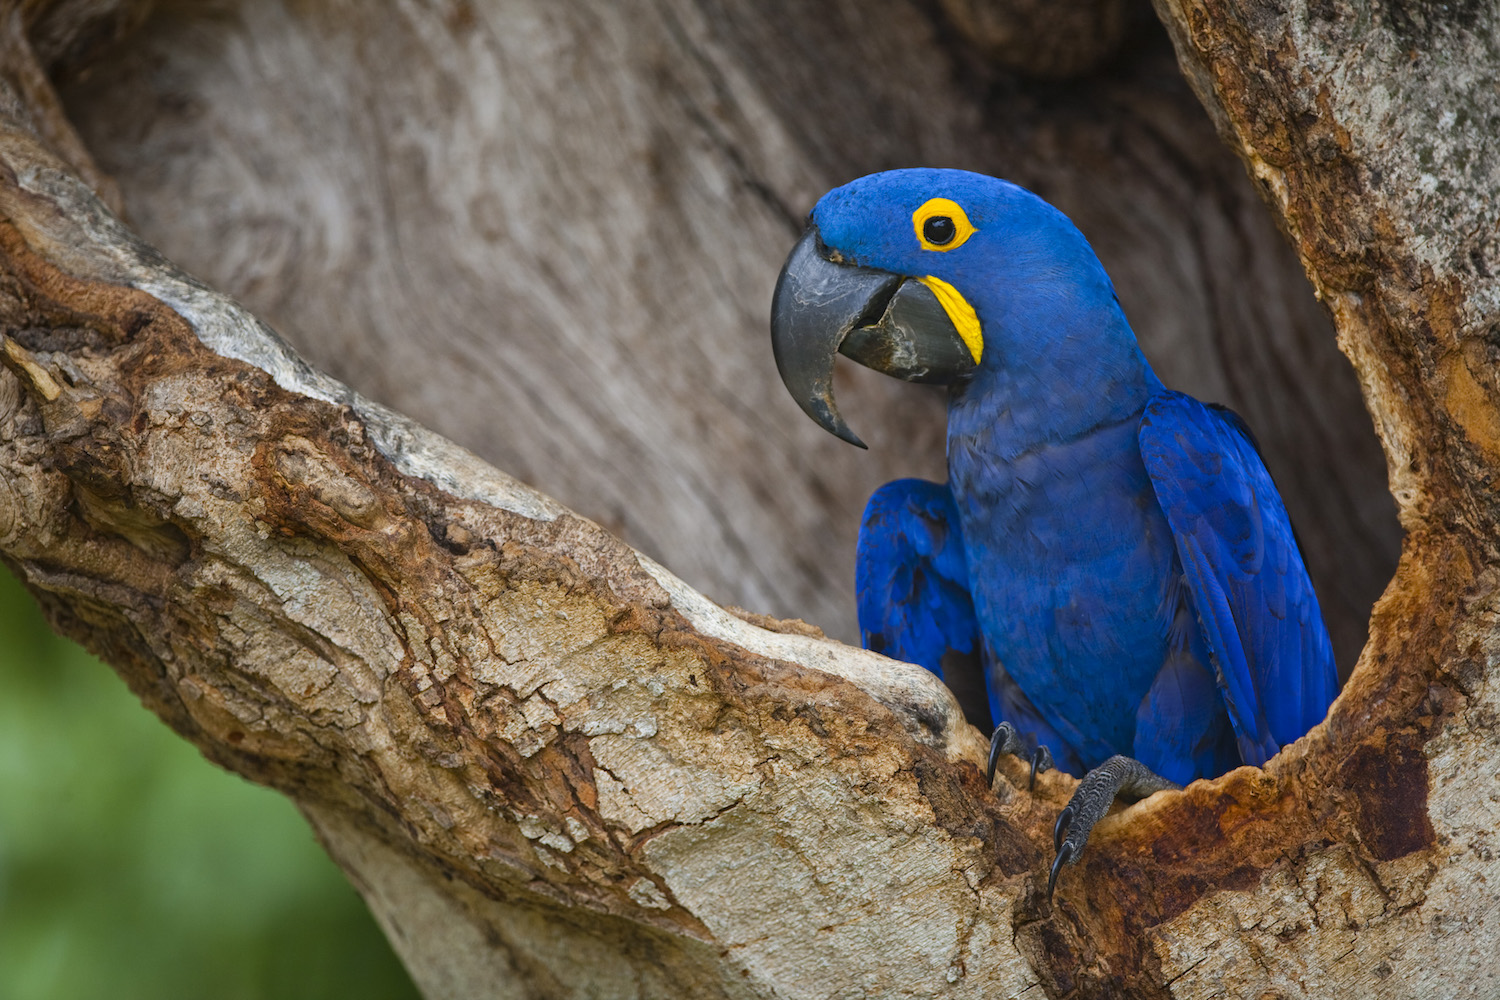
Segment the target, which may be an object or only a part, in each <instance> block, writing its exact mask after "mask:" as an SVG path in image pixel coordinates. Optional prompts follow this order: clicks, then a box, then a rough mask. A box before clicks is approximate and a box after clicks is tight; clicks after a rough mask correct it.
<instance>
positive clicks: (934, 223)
mask: <svg viewBox="0 0 1500 1000" xmlns="http://www.w3.org/2000/svg"><path fill="white" fill-rule="evenodd" d="M957 233H958V227H957V226H955V225H954V224H953V220H952V219H950V218H948V217H947V216H946V215H934V216H933V217H932V218H930V219H928V220H927V221H926V222H924V223H922V236H923V238H925V239H926V240H927V242H928V243H931V244H932V245H933V246H935V247H940V246H946V245H947V244H949V243H952V242H953V237H954V236H955V235H956V234H957Z"/></svg>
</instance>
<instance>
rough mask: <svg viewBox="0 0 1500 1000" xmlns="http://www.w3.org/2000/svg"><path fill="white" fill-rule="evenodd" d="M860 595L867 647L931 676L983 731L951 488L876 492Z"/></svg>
mask: <svg viewBox="0 0 1500 1000" xmlns="http://www.w3.org/2000/svg"><path fill="white" fill-rule="evenodd" d="M854 587H855V590H856V592H857V594H858V597H859V630H860V634H861V636H862V638H863V641H864V644H865V647H866V648H867V649H873V650H875V651H876V652H877V653H884V654H885V655H886V656H890V657H894V658H895V659H898V660H905V661H907V662H908V663H917V664H920V665H922V666H924V667H926V668H927V669H928V670H931V671H932V672H933V673H935V674H937V675H938V676H939V677H941V678H943V680H944V681H945V682H946V683H947V684H948V686H949V687H951V688H953V690H954V694H955V695H957V697H958V700H959V704H961V705H963V707H964V711H965V713H966V714H967V715H968V716H969V718H970V719H971V720H972V721H974V722H975V723H976V724H979V725H984V724H985V722H986V721H987V720H985V719H984V718H983V716H986V715H988V712H987V711H986V710H984V708H983V706H984V705H985V695H984V690H983V685H984V681H983V672H982V669H981V668H980V666H979V662H980V649H981V642H980V637H979V624H978V622H977V620H976V619H975V617H974V600H973V598H972V597H970V596H969V572H968V567H967V565H966V564H965V559H964V541H963V532H962V529H961V528H960V527H959V520H958V508H957V507H956V506H955V505H954V503H953V495H952V494H951V493H950V492H949V491H948V487H947V486H945V485H942V484H939V483H929V482H927V481H926V480H922V479H898V480H896V481H895V482H890V483H886V484H885V485H884V486H882V487H881V488H880V489H878V490H876V491H875V494H874V496H872V497H870V502H869V503H868V504H866V505H865V514H864V519H863V521H862V522H861V523H860V527H859V549H858V554H857V557H856V562H855V569H854Z"/></svg>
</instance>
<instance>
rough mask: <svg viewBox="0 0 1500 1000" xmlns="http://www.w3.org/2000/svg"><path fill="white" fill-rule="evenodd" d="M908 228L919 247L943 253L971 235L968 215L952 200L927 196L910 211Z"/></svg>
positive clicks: (972, 230)
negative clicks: (917, 207)
mask: <svg viewBox="0 0 1500 1000" xmlns="http://www.w3.org/2000/svg"><path fill="white" fill-rule="evenodd" d="M911 227H912V229H913V230H914V231H915V232H916V234H917V242H918V243H920V244H922V249H923V250H938V251H942V252H946V251H948V250H956V249H958V248H959V247H961V246H963V245H964V243H965V242H967V240H968V239H969V237H970V236H973V235H974V226H973V224H972V223H971V222H969V216H968V215H967V214H966V213H965V212H964V210H963V208H962V207H961V206H960V205H959V204H958V202H956V201H952V200H950V199H948V198H929V199H928V200H927V201H925V202H923V203H922V207H921V208H919V209H917V210H916V211H915V212H913V213H911Z"/></svg>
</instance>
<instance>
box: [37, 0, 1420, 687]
mask: <svg viewBox="0 0 1500 1000" xmlns="http://www.w3.org/2000/svg"><path fill="white" fill-rule="evenodd" d="M967 6H968V7H970V8H973V9H987V10H990V11H991V12H998V14H995V15H994V16H1001V15H1005V14H1006V12H1009V16H1011V17H1012V18H1020V21H1021V22H1023V23H1022V24H1021V25H1020V26H1019V27H1018V28H1016V29H1014V30H1015V31H1016V32H1017V33H1015V34H1012V36H1011V37H1012V39H1013V41H1014V44H1013V45H1012V46H1011V47H1012V48H1018V47H1019V48H1023V49H1029V50H1030V51H1032V52H1033V53H1040V52H1041V51H1042V49H1043V48H1044V47H1045V46H1047V45H1051V46H1052V47H1054V48H1056V47H1057V46H1058V45H1059V44H1064V43H1062V42H1056V41H1051V40H1040V41H1036V42H1035V43H1032V44H1028V42H1027V41H1026V38H1027V37H1028V36H1027V35H1026V34H1025V33H1024V32H1021V31H1020V27H1024V21H1025V19H1026V17H1028V16H1030V15H1034V14H1035V13H1036V11H1037V10H1046V11H1050V12H1053V13H1054V14H1055V13H1056V11H1057V9H1058V8H1059V5H1058V4H1056V3H1050V4H1041V5H1037V4H1033V3H1020V2H1018V3H1014V4H1002V3H995V2H993V0H987V2H980V3H976V4H969V5H967ZM1067 6H1068V9H1070V10H1072V11H1073V12H1074V15H1075V16H1076V15H1077V14H1078V12H1079V11H1084V12H1086V11H1087V10H1089V9H1090V8H1091V7H1094V8H1098V9H1101V10H1104V9H1106V8H1110V9H1112V5H1111V4H1107V3H1097V4H1095V3H1090V2H1085V0H1079V2H1077V3H1073V4H1069V5H1067ZM1143 13H1144V14H1145V16H1146V20H1145V21H1144V22H1143V21H1142V20H1141V18H1140V17H1139V16H1135V17H1134V18H1133V20H1132V19H1130V18H1126V19H1125V22H1126V23H1125V24H1124V25H1122V26H1120V29H1119V33H1121V34H1124V35H1125V40H1124V43H1123V45H1124V50H1123V52H1122V53H1121V54H1120V56H1119V57H1118V58H1117V59H1116V61H1115V62H1113V63H1111V64H1108V66H1107V68H1106V69H1105V70H1104V71H1103V72H1102V73H1101V75H1099V76H1097V77H1093V78H1090V79H1088V80H1087V82H1085V83H1046V82H1029V83H1028V82H1025V81H1023V80H1020V79H1018V78H1016V77H1013V76H1011V75H1008V74H1007V72H1005V71H1003V70H1001V69H997V68H996V67H994V66H993V65H992V64H990V63H988V62H986V61H985V60H984V59H983V58H981V57H980V56H979V55H977V54H976V53H975V51H974V50H973V49H971V48H970V47H969V46H968V45H967V44H966V43H965V42H964V39H963V38H962V37H961V36H960V34H959V33H958V32H957V31H956V30H954V29H953V28H952V27H951V26H950V25H949V23H948V22H946V21H944V20H942V19H941V18H937V17H935V16H934V12H933V11H931V10H930V9H928V8H926V7H923V6H922V5H920V4H913V3H909V2H906V0H874V2H858V3H855V2H848V3H831V4H807V3H790V2H772V3H765V2H760V0H755V2H739V0H714V2H709V0H704V2H702V3H698V2H685V0H634V2H631V3H627V4H619V3H616V2H613V0H600V2H588V3H568V4H556V3H550V2H545V0H537V2H524V3H517V2H509V3H503V4H502V3H438V2H432V3H401V4H384V5H378V6H374V5H368V4H361V3H350V2H342V3H341V2H327V3H313V4H287V3H282V2H279V0H256V2H251V3H240V2H234V0H213V2H209V3H193V4H184V5H170V6H165V7H164V8H163V9H162V10H161V11H160V12H159V14H158V16H157V17H155V18H154V19H153V20H152V21H151V22H150V24H149V25H148V26H147V27H146V29H145V30H144V31H142V32H140V33H138V34H137V35H136V36H135V37H134V39H133V40H131V41H129V42H127V43H126V45H125V46H123V47H121V48H120V49H117V50H116V52H115V54H114V55H112V56H110V57H108V58H106V60H105V61H103V62H101V63H97V64H95V65H93V66H92V67H91V69H90V72H89V75H88V77H87V78H86V79H84V80H81V81H79V82H78V83H76V84H73V85H70V86H69V87H67V88H65V90H64V94H65V97H66V100H67V104H68V106H69V108H70V110H71V112H72V114H73V116H74V119H75V121H76V122H77V123H78V127H79V129H80V130H81V132H82V134H83V135H84V137H85V138H86V140H87V142H88V144H89V146H90V148H92V149H93V150H94V152H95V154H96V155H97V156H98V157H99V159H100V161H101V162H102V163H103V164H104V166H105V169H107V170H108V171H109V172H110V174H111V175H113V176H114V177H115V178H117V180H118V182H119V183H120V185H121V186H122V188H123V189H124V190H125V191H126V192H127V193H128V202H129V208H130V214H131V218H132V220H133V222H134V223H135V224H136V225H137V226H138V227H139V229H140V232H141V233H142V235H143V236H144V237H145V238H146V239H147V240H148V241H150V242H151V243H152V244H153V245H155V246H157V247H160V248H161V249H162V250H163V252H165V253H166V254H167V255H168V256H169V257H170V258H172V259H173V260H174V261H176V262H178V263H179V264H181V265H183V266H184V267H186V268H187V269H188V270H189V271H191V272H192V273H194V274H197V275H199V276H200V277H202V278H204V279H205V280H206V281H208V282H209V283H210V284H211V285H213V286H214V287H215V288H221V289H223V290H225V291H226V292H228V293H229V294H231V295H233V296H235V297H236V298H237V299H239V300H240V301H242V302H244V303H246V304H247V305H248V306H249V307H250V308H251V309H252V310H253V311H254V312H256V313H257V314H258V315H260V316H263V317H265V318H266V319H268V320H269V321H270V322H271V323H272V325H274V326H275V327H276V328H277V329H278V330H280V331H282V332H283V333H284V334H286V336H287V337H288V338H289V339H290V341H291V342H292V343H293V344H294V345H295V346H296V347H297V348H298V350H299V351H302V352H303V353H305V355H306V356H307V357H308V358H309V359H310V360H311V361H312V362H313V363H314V364H316V365H318V366H319V367H320V368H322V369H323V370H325V371H328V372H330V373H332V374H333V375H335V376H336V377H338V378H341V379H343V380H345V381H347V382H348V383H349V384H351V385H353V386H354V387H355V388H356V389H358V390H360V391H361V392H364V393H366V394H367V395H369V396H371V397H373V398H375V399H378V400H380V401H381V402H383V403H386V404H387V405H389V406H393V407H395V408H396V409H399V410H400V411H401V412H403V413H407V414H409V415H411V416H412V417H414V418H415V419H417V420H419V421H421V422H422V423H423V424H424V425H426V426H429V427H432V428H434V429H436V430H438V431H439V432H441V433H443V434H446V435H449V436H450V437H452V438H454V439H455V440H456V441H458V442H460V443H461V444H464V445H466V446H467V447H470V448H472V449H473V450H474V451H476V452H477V453H479V454H480V455H482V456H483V457H485V458H486V459H488V460H490V461H493V462H495V463H496V464H497V465H498V466H499V467H500V468H502V469H505V470H506V471H507V472H509V473H511V474H512V475H515V476H517V477H518V478H520V479H522V480H523V481H525V482H528V483H530V484H532V485H534V486H536V487H537V488H538V489H540V490H542V491H543V492H544V493H547V494H548V495H550V496H554V497H556V498H558V499H559V500H561V501H562V502H563V503H566V504H567V505H568V506H570V507H571V508H573V509H575V510H578V511H580V512H581V513H583V514H585V515H587V516H589V517H591V518H593V519H594V520H596V521H598V522H599V523H600V524H603V525H605V526H606V527H607V528H609V529H610V530H611V531H613V532H614V533H616V534H618V535H620V536H621V537H622V538H624V539H625V540H626V541H627V542H629V543H630V544H632V545H634V546H636V547H637V548H640V549H642V550H643V551H645V552H647V553H649V554H651V555H652V557H653V558H656V559H658V560H659V561H661V562H662V563H663V564H665V565H668V566H670V567H672V570H673V571H674V572H675V573H677V574H678V575H680V576H681V577H682V578H683V579H685V580H687V581H689V582H690V583H692V584H693V585H694V586H695V587H698V588H700V589H702V590H703V591H704V592H705V593H708V594H710V595H712V596H713V597H715V598H716V599H718V600H720V601H723V602H726V603H731V604H736V605H740V606H742V607H747V608H754V609H756V610H761V611H768V612H771V613H774V614H779V615H783V616H796V617H800V618H805V619H807V620H808V621H811V622H815V623H816V624H818V625H820V626H822V627H823V628H825V629H826V630H827V631H828V632H829V634H831V635H834V636H837V637H839V638H842V639H844V640H845V641H853V640H854V639H855V638H856V634H855V628H854V617H853V608H854V596H853V570H852V567H853V561H854V558H853V549H854V538H855V534H856V530H857V526H858V518H859V513H860V511H861V510H862V508H863V506H864V503H865V500H866V498H867V497H868V496H869V494H870V493H871V492H872V491H873V490H874V489H875V488H876V487H877V486H878V485H879V484H880V483H882V482H885V481H887V480H889V479H892V478H896V477H898V476H902V475H920V476H925V477H927V478H935V479H942V478H943V477H944V469H943V465H944V460H943V441H942V428H943V408H942V397H941V395H939V394H938V393H937V392H935V391H930V390H928V391H924V390H921V389H916V388H913V387H911V386H907V385H902V384H898V383H895V382H893V381H892V380H890V379H887V378H884V377H881V376H879V375H875V374H874V373H871V372H866V371H864V370H862V369H859V368H857V367H856V366H854V365H852V364H850V365H847V366H841V368H840V370H839V378H840V379H841V380H844V381H841V383H840V387H839V399H840V401H841V405H843V406H844V407H845V409H846V411H847V413H848V416H849V419H850V420H851V421H852V422H854V424H855V426H856V428H857V429H858V430H859V432H860V434H861V435H863V436H864V437H865V440H867V441H869V443H870V445H871V450H870V451H869V452H868V453H864V452H858V451H856V450H855V449H853V448H850V447H848V446H847V445H844V444H842V443H841V442H839V441H837V440H835V439H833V438H832V437H830V436H828V435H826V434H824V433H823V432H822V431H820V430H819V429H818V428H817V427H816V426H814V425H813V424H811V423H810V422H809V421H807V420H806V419H805V418H804V417H803V416H802V414H801V412H800V411H798V409H797V408H796V406H795V405H794V404H793V403H792V402H791V400H790V399H788V398H787V395H786V393H785V391H784V390H783V389H782V387H781V383H780V380H779V379H778V378H777V376H776V372H775V368H774V367H773V365H772V362H771V356H770V351H769V350H768V346H767V344H768V336H767V323H768V319H767V316H768V312H769V303H770V295H771V288H772V286H773V284H774V281H775V277H776V272H777V270H778V268H779V267H780V266H781V262H782V260H783V258H784V257H785V255H786V252H787V250H788V249H789V248H790V246H791V243H792V242H793V241H794V240H795V238H796V236H797V235H799V234H800V231H801V226H802V220H803V217H804V216H805V214H806V213H807V211H808V210H809V209H810V208H811V207H812V204H813V201H814V200H815V199H816V197H817V196H818V195H819V194H821V193H822V192H823V191H825V190H827V189H828V188H830V187H832V186H834V185H835V184H839V183H842V182H844V181H846V180H849V179H850V178H852V177H855V176H858V175H859V174H863V173H867V172H869V171H871V170H876V169H881V168H885V167H891V166H910V165H918V164H932V165H945V166H962V167H969V168H972V169H976V170H980V171H983V172H986V173H991V174H997V175H1000V176H1004V177H1009V178H1011V179H1013V180H1016V181H1018V182H1020V183H1022V184H1025V185H1027V186H1029V187H1032V188H1034V189H1035V190H1037V191H1038V192H1039V193H1040V194H1042V195H1043V196H1045V197H1047V198H1048V199H1050V200H1052V201H1054V202H1055V203H1056V204H1058V205H1059V206H1060V207H1061V208H1063V209H1064V210H1065V211H1066V212H1068V213H1069V214H1070V215H1071V216H1072V217H1073V218H1074V219H1075V220H1076V221H1077V222H1078V223H1079V225H1080V226H1081V227H1082V229H1083V231H1084V232H1085V234H1086V235H1087V236H1088V237H1089V239H1090V240H1092V241H1093V243H1094V245H1095V247H1096V248H1097V249H1098V251H1099V253H1100V254H1101V256H1102V257H1103V259H1104V262H1105V264H1106V265H1107V266H1108V267H1109V269H1110V272H1111V274H1112V275H1113V276H1114V278H1115V282H1116V284H1117V286H1118V288H1119V290H1120V295H1121V298H1122V300H1123V302H1124V304H1125V307H1126V311H1127V313H1128V314H1129V315H1130V317H1131V319H1132V322H1133V323H1134V324H1135V326H1136V329H1137V330H1138V331H1139V333H1140V336H1141V339H1142V341H1143V343H1144V345H1145V348H1146V351H1147V354H1148V355H1149V356H1150V357H1151V359H1152V360H1153V362H1154V363H1155V364H1156V366H1157V368H1158V370H1159V371H1160V372H1161V374H1162V376H1163V378H1164V379H1165V380H1166V381H1167V382H1168V384H1170V385H1173V386H1176V387H1179V388H1182V389H1184V390H1187V391H1191V392H1194V393H1196V394H1198V395H1200V396H1202V397H1203V398H1206V399H1211V400H1217V401H1220V402H1225V403H1228V404H1230V405H1232V406H1234V407H1235V408H1236V409H1238V410H1239V411H1240V412H1242V413H1243V414H1244V415H1245V416H1246V418H1247V419H1248V420H1249V421H1250V423H1251V425H1252V426H1253V427H1254V428H1255V430H1256V433H1257V435H1258V436H1259V438H1260V440H1261V442H1262V444H1263V445H1264V447H1265V449H1266V451H1267V452H1268V454H1269V456H1270V463H1271V468H1272V471H1273V472H1274V473H1275V475H1276V477H1277V481H1278V482H1279V483H1280V484H1281V486H1282V488H1283V490H1284V492H1285V493H1286V494H1287V496H1288V503H1289V506H1290V508H1291V510H1292V513H1293V515H1294V517H1295V519H1296V522H1297V525H1298V530H1299V532H1301V534H1302V536H1303V537H1304V539H1305V540H1306V541H1307V543H1308V547H1309V550H1310V551H1309V561H1310V563H1311V566H1312V571H1313V575H1314V579H1315V582H1316V583H1317V584H1318V586H1319V591H1320V594H1321V595H1322V597H1323V603H1324V607H1325V609H1326V611H1327V613H1328V617H1329V620H1330V622H1331V625H1332V628H1333V632H1334V639H1335V645H1336V648H1337V650H1338V651H1339V656H1340V661H1341V663H1342V664H1343V665H1344V669H1345V671H1347V669H1348V668H1349V667H1350V666H1351V665H1352V663H1353V660H1354V657H1355V656H1356V655H1357V654H1358V651H1359V649H1360V647H1361V646H1362V645H1363V643H1364V636H1365V624H1366V621H1367V620H1368V618H1369V612H1370V607H1371V605H1372V604H1373V603H1374V600H1375V598H1376V597H1377V596H1378V595H1379V593H1380V589H1381V587H1383V586H1384V584H1385V581H1386V580H1388V579H1389V577H1390V574H1391V572H1392V570H1393V569H1394V567H1395V559H1396V552H1397V548H1398V540H1399V533H1398V530H1397V526H1396V522H1395V518H1394V515H1393V511H1392V506H1391V502H1390V500H1389V497H1388V495H1387V492H1386V482H1385V469H1384V466H1383V463H1382V462H1381V458H1380V453H1379V447H1378V445H1377V443H1376V441H1375V439H1374V436H1373V435H1372V434H1371V433H1370V429H1369V419H1368V416H1367V415H1366V414H1365V412H1364V408H1363V406H1362V405H1361V403H1360V401H1359V390H1358V384H1357V382H1356V380H1355V379H1354V377H1353V376H1352V373H1351V372H1350V370H1349V366H1348V363H1347V362H1346V361H1345V360H1344V359H1343V358H1342V357H1340V356H1339V353H1338V350H1337V348H1336V347H1335V344H1334V337H1333V333H1332V331H1331V329H1330V326H1329V323H1328V319H1327V317H1326V316H1325V315H1324V313H1323V312H1322V311H1321V310H1320V309H1319V308H1318V305H1317V303H1316V302H1315V301H1314V299H1313V296H1312V294H1311V292H1310V290H1309V289H1308V287H1307V283H1306V280H1305V278H1304V277H1303V276H1302V273H1301V269H1300V268H1299V267H1298V264H1297V261H1296V259H1295V257H1294V255H1293V254H1292V253H1291V252H1290V250H1289V249H1288V248H1287V247H1286V246H1285V240H1284V239H1283V238H1282V237H1281V235H1280V234H1279V233H1277V232H1276V229H1275V225H1274V223H1273V222H1272V220H1271V219H1270V218H1269V217H1268V216H1267V213H1266V211H1265V208H1264V206H1263V205H1262V204H1261V202H1260V200H1259V198H1258V197H1257V196H1256V194H1255V191H1254V188H1253V187H1252V185H1251V184H1250V183H1249V181H1248V180H1247V178H1246V177H1245V172H1244V169H1243V168H1242V167H1241V166H1240V164H1239V163H1237V162H1236V161H1235V159H1234V156H1233V154H1232V153H1231V152H1229V151H1228V150H1225V149H1224V148H1223V147H1222V145H1221V144H1220V143H1218V142H1216V141H1215V139H1214V136H1213V130H1212V127H1211V125H1210V124H1209V123H1208V122H1207V121H1205V119H1204V115H1203V111H1202V109H1201V108H1200V107H1199V106H1198V104H1197V102H1196V101H1195V100H1194V99H1193V97H1192V94H1191V92H1190V91H1189V90H1188V88H1187V86H1186V85H1185V84H1184V83H1183V81H1182V79H1181V77H1180V75H1179V74H1178V73H1177V71H1176V69H1175V66H1174V63H1173V58H1172V54H1171V49H1170V46H1169V45H1168V43H1167V40H1166V38H1165V37H1164V35H1163V33H1162V30H1161V28H1160V26H1159V25H1156V24H1155V23H1154V22H1152V21H1151V20H1150V15H1149V12H1146V11H1144V9H1143V8H1140V9H1137V10H1136V14H1137V15H1140V14H1143ZM1054 20H1055V18H1054ZM1034 21H1035V19H1034V18H1033V22H1034ZM1068 23H1069V24H1072V23H1073V22H1071V21H1070V22H1068ZM1034 26H1035V24H1034ZM1064 27H1066V25H1063V24H1054V25H1053V29H1054V30H1056V31H1057V32H1058V36H1057V37H1058V38H1059V39H1063V40H1065V43H1066V44H1065V46H1064V47H1066V46H1067V45H1071V46H1073V48H1075V49H1076V48H1077V47H1078V46H1084V47H1088V46H1095V47H1100V45H1101V44H1102V43H1095V42H1091V41H1089V40H1088V39H1087V38H1086V37H1084V36H1083V35H1082V34H1080V33H1079V32H1078V31H1074V30H1072V29H1071V28H1068V30H1066V31H1064V30H1063V28H1064ZM1127 29H1128V34H1125V32H1126V31H1127ZM1101 51H1107V48H1101ZM392 67H401V71H400V72H393V71H392Z"/></svg>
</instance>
